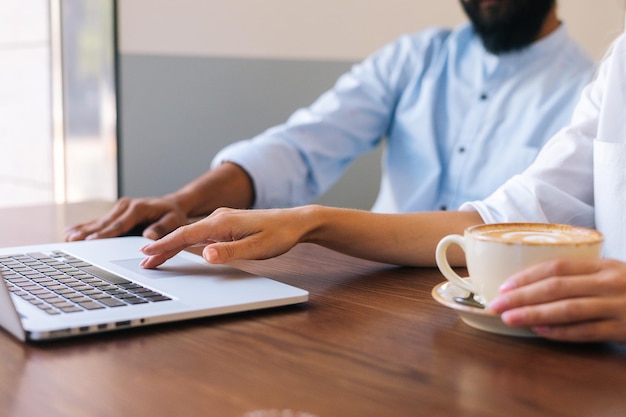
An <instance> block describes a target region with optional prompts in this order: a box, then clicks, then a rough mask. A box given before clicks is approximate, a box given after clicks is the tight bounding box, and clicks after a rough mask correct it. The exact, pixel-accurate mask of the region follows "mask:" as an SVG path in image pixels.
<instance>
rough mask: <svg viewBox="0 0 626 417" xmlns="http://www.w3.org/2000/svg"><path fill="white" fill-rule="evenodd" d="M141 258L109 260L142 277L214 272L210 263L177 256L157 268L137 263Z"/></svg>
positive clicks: (171, 276) (181, 275) (167, 276)
mask: <svg viewBox="0 0 626 417" xmlns="http://www.w3.org/2000/svg"><path fill="white" fill-rule="evenodd" d="M143 259H144V258H136V259H123V260H119V261H111V263H114V264H115V265H119V266H121V267H123V268H126V269H128V270H130V271H132V272H134V273H136V274H140V275H143V276H144V277H148V278H156V279H159V278H174V277H183V276H185V275H207V274H210V273H215V271H214V270H212V268H211V266H210V265H206V266H205V265H201V264H197V263H195V262H190V261H188V260H185V259H179V258H172V259H169V260H168V261H167V262H166V263H165V264H163V265H161V266H159V267H158V268H157V269H145V268H142V267H141V266H140V265H139V263H140V262H141V261H142V260H143Z"/></svg>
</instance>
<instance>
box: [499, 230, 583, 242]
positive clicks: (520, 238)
mask: <svg viewBox="0 0 626 417" xmlns="http://www.w3.org/2000/svg"><path fill="white" fill-rule="evenodd" d="M493 235H494V236H496V237H498V238H499V239H502V240H505V241H507V242H528V243H562V242H577V241H580V239H576V236H572V235H568V234H566V233H561V232H558V231H555V232H522V231H519V232H503V233H494V234H493Z"/></svg>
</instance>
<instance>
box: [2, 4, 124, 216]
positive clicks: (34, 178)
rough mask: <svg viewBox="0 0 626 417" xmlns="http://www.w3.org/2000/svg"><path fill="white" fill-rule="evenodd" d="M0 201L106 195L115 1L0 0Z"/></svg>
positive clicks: (112, 189)
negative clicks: (25, 0) (0, 64)
mask: <svg viewBox="0 0 626 417" xmlns="http://www.w3.org/2000/svg"><path fill="white" fill-rule="evenodd" d="M0 62H2V63H3V65H2V66H0V195H2V198H0V205H2V206H8V205H29V204H41V203H53V202H59V203H60V202H75V201H85V200H95V199H106V200H111V199H114V198H115V197H116V195H117V190H116V137H115V131H116V129H115V125H116V117H115V78H114V74H115V72H114V1H113V0H29V1H27V2H24V1H21V0H2V2H0Z"/></svg>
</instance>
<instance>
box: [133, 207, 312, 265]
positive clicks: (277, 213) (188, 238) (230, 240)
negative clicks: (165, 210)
mask: <svg viewBox="0 0 626 417" xmlns="http://www.w3.org/2000/svg"><path fill="white" fill-rule="evenodd" d="M307 212H308V208H307V207H306V206H305V207H300V208H294V209H277V210H235V209H227V208H220V209H217V210H215V211H214V212H213V213H212V214H211V215H210V216H208V217H206V218H204V219H202V220H200V221H198V222H195V223H193V224H190V225H187V226H182V227H180V228H178V229H176V230H175V231H173V232H172V233H170V234H169V235H167V236H165V237H163V238H162V239H160V240H157V241H156V242H154V243H150V244H149V245H146V246H145V247H143V248H142V249H141V250H142V252H143V253H144V254H145V255H147V258H146V259H144V260H143V262H142V263H141V266H143V267H144V268H156V267H157V266H159V265H161V264H162V263H163V262H165V261H166V260H168V259H169V258H171V257H172V256H174V255H176V254H177V253H178V252H180V251H181V250H183V249H185V248H187V247H190V246H196V245H207V246H206V247H205V248H204V250H203V252H202V256H203V258H204V259H205V260H206V261H207V262H209V263H213V264H221V263H224V262H228V261H230V260H233V259H267V258H271V257H274V256H278V255H281V254H283V253H285V252H287V251H288V250H289V249H291V248H292V247H294V246H295V245H296V244H298V243H300V242H301V241H302V239H303V237H304V236H305V235H306V233H307V232H308V231H309V230H310V228H311V227H312V226H313V222H311V221H310V220H311V219H310V218H309V217H308V215H307Z"/></svg>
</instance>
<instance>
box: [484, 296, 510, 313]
mask: <svg viewBox="0 0 626 417" xmlns="http://www.w3.org/2000/svg"><path fill="white" fill-rule="evenodd" d="M507 304H508V303H507V300H506V298H504V297H496V298H494V299H493V300H491V302H489V304H487V310H491V311H494V312H496V313H500V312H502V311H504V310H506V306H507Z"/></svg>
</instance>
